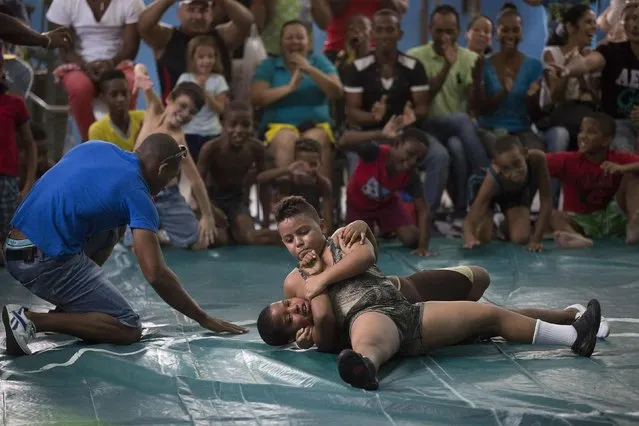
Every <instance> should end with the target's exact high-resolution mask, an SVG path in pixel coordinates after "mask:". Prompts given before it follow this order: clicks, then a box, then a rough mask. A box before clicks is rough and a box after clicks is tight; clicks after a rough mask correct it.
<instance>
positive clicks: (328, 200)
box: [257, 138, 333, 230]
mask: <svg viewBox="0 0 639 426" xmlns="http://www.w3.org/2000/svg"><path fill="white" fill-rule="evenodd" d="M321 167H322V146H321V145H320V143H319V142H317V141H316V140H314V139H309V138H302V139H299V140H298V141H297V142H295V160H294V161H293V163H291V164H289V165H288V166H287V167H279V168H273V169H269V170H265V171H263V172H262V173H260V174H259V175H258V176H257V182H258V183H259V184H260V185H272V186H276V187H277V188H276V191H275V192H276V194H277V197H276V199H275V205H277V203H278V202H279V201H280V200H281V199H282V198H284V197H285V196H288V195H299V196H302V197H304V198H305V199H306V200H307V201H308V202H309V203H311V205H312V206H313V207H314V208H315V210H317V211H318V212H322V219H324V221H326V227H327V229H329V230H332V229H333V196H332V192H333V186H332V184H331V181H330V180H328V178H327V177H325V176H323V175H321V174H320V173H321V172H320V170H321Z"/></svg>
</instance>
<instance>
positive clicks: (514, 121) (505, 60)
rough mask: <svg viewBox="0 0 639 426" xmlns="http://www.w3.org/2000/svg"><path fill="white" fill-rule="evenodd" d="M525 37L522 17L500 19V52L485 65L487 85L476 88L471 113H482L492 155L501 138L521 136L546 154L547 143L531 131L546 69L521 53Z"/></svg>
mask: <svg viewBox="0 0 639 426" xmlns="http://www.w3.org/2000/svg"><path fill="white" fill-rule="evenodd" d="M522 35H523V28H522V18H521V16H520V15H519V13H518V12H517V11H516V10H515V9H512V8H506V9H504V10H503V11H502V12H501V13H500V14H499V17H498V18H497V40H498V41H499V43H500V50H499V51H498V52H496V53H494V54H492V55H491V56H490V57H488V58H486V60H485V61H484V67H483V68H484V77H483V84H482V85H476V87H475V90H476V92H477V93H475V96H473V97H472V98H471V100H472V102H473V104H474V105H472V106H471V107H472V108H471V109H472V110H473V111H478V112H479V127H480V129H479V133H480V137H481V139H482V141H483V143H484V145H485V148H486V150H487V151H488V153H489V154H490V153H492V147H493V145H494V143H495V141H496V140H497V138H498V137H499V136H504V135H506V134H512V135H516V136H518V137H519V139H521V142H522V143H523V144H524V147H526V148H533V149H539V150H542V151H543V150H544V142H542V140H540V139H539V138H538V137H537V135H535V133H533V131H532V130H531V124H532V122H531V117H530V116H531V113H532V112H535V111H536V110H538V109H539V108H538V102H539V96H538V95H539V90H540V85H539V81H540V80H541V77H542V75H543V66H542V64H541V61H539V60H538V59H534V58H530V57H527V56H525V55H524V54H523V53H521V52H520V51H519V50H518V45H519V43H520V42H521V40H522ZM549 136H552V134H549ZM544 138H545V137H544ZM546 142H547V143H548V144H552V143H554V142H550V141H546Z"/></svg>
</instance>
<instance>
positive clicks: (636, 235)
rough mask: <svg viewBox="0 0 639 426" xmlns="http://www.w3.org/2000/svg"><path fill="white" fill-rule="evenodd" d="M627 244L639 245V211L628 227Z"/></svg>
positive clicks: (629, 221)
mask: <svg viewBox="0 0 639 426" xmlns="http://www.w3.org/2000/svg"><path fill="white" fill-rule="evenodd" d="M626 244H630V245H633V244H639V211H637V212H635V214H634V215H633V216H632V217H631V218H630V220H628V226H627V227H626Z"/></svg>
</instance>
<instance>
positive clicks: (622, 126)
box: [612, 120, 639, 152]
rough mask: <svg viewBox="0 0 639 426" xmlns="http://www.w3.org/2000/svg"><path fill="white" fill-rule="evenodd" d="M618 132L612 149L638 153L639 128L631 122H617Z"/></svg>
mask: <svg viewBox="0 0 639 426" xmlns="http://www.w3.org/2000/svg"><path fill="white" fill-rule="evenodd" d="M615 121H616V123H617V132H616V133H615V138H614V140H613V141H612V148H613V149H616V150H617V151H626V152H637V137H638V136H639V127H638V126H637V125H635V124H633V122H632V121H630V120H615Z"/></svg>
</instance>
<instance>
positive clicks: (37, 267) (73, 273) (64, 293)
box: [5, 230, 140, 328]
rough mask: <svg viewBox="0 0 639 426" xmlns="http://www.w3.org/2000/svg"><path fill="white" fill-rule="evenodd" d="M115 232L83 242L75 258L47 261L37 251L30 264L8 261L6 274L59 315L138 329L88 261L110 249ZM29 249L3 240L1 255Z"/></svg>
mask: <svg viewBox="0 0 639 426" xmlns="http://www.w3.org/2000/svg"><path fill="white" fill-rule="evenodd" d="M117 237H118V232H117V230H110V231H105V232H102V233H100V234H98V235H96V236H95V237H93V238H90V239H89V240H87V243H86V244H85V248H84V251H82V252H81V253H78V254H71V255H66V256H63V257H60V258H55V259H54V258H51V257H48V256H46V255H45V254H44V253H41V252H40V251H39V250H38V251H37V254H36V256H35V258H34V259H32V260H28V261H25V260H8V261H7V270H8V271H9V274H11V276H12V277H13V278H15V279H16V280H18V281H19V282H20V283H21V284H22V285H24V286H25V287H26V288H27V290H29V291H30V292H31V293H33V294H35V295H36V296H38V297H39V298H41V299H43V300H46V301H47V302H49V303H51V304H53V305H55V306H56V307H57V308H58V309H59V310H61V311H62V312H101V313H104V314H107V315H110V316H112V317H114V318H116V319H118V320H119V321H120V322H121V323H122V324H124V325H126V326H128V327H132V328H139V327H140V317H139V316H138V314H136V313H135V311H134V310H133V308H131V306H130V305H129V303H128V302H127V301H126V299H124V297H123V296H122V294H121V293H120V292H119V291H118V289H117V288H116V287H115V286H114V285H113V284H112V283H111V282H110V281H109V279H108V278H107V276H106V274H105V273H104V271H103V270H102V268H100V267H99V266H98V265H97V264H96V263H95V262H94V261H92V260H91V259H90V257H91V256H92V255H94V254H96V253H97V252H99V251H101V250H103V249H105V248H107V247H108V246H113V245H114V244H115V241H116V240H117ZM29 247H33V243H31V241H29V240H13V239H11V238H9V239H7V243H6V249H5V252H9V251H10V250H20V249H24V248H29Z"/></svg>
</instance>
